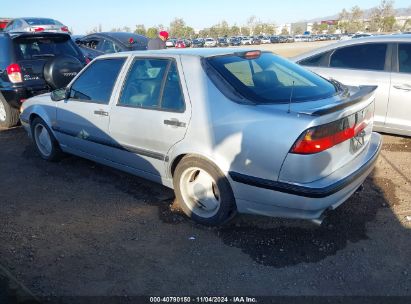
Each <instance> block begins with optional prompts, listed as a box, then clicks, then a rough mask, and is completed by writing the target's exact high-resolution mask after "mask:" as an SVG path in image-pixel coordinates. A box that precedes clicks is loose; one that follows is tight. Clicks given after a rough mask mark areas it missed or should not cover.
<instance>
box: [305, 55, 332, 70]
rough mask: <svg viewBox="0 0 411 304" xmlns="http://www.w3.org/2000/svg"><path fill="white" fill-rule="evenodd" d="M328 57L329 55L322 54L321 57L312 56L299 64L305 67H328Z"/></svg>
mask: <svg viewBox="0 0 411 304" xmlns="http://www.w3.org/2000/svg"><path fill="white" fill-rule="evenodd" d="M327 57H328V53H322V54H319V55H315V56H311V57H309V58H306V59H304V60H301V61H300V62H298V64H301V65H304V66H313V67H318V66H323V67H325V66H328V63H327V62H326V59H327Z"/></svg>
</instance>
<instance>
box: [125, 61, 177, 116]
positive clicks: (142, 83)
mask: <svg viewBox="0 0 411 304" xmlns="http://www.w3.org/2000/svg"><path fill="white" fill-rule="evenodd" d="M169 63H170V61H169V60H165V59H136V60H135V61H134V64H133V66H132V67H131V69H130V71H129V73H128V76H127V79H126V81H125V84H124V87H123V92H122V94H121V97H120V101H119V105H125V106H132V107H141V108H159V107H160V92H161V85H162V83H163V79H164V74H165V72H166V70H167V67H168V64H169Z"/></svg>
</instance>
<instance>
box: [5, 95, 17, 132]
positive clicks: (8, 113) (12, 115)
mask: <svg viewBox="0 0 411 304" xmlns="http://www.w3.org/2000/svg"><path fill="white" fill-rule="evenodd" d="M19 118H20V112H19V110H18V109H15V108H12V107H11V106H10V105H9V103H8V102H7V101H6V100H5V99H4V98H3V96H1V95H0V127H2V128H11V127H14V126H16V125H17V124H18V122H19Z"/></svg>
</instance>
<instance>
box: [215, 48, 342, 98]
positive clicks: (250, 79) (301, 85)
mask: <svg viewBox="0 0 411 304" xmlns="http://www.w3.org/2000/svg"><path fill="white" fill-rule="evenodd" d="M253 53H255V52H253ZM243 54H246V53H239V54H238V55H237V54H233V55H226V56H219V57H211V58H208V59H207V61H208V62H209V63H210V64H211V66H212V67H214V68H215V69H216V70H217V72H219V73H220V74H221V76H222V77H223V78H224V79H225V80H227V82H228V83H229V84H230V85H231V86H232V87H233V88H234V89H235V90H236V91H237V92H239V93H240V94H241V95H242V96H244V97H245V98H247V99H249V100H251V101H253V102H255V103H257V104H270V103H271V104H272V103H287V102H289V101H290V98H291V99H292V101H293V102H303V101H311V100H318V99H323V98H329V97H331V96H333V95H335V94H336V92H337V88H336V86H334V85H333V84H332V83H331V82H329V81H327V80H325V79H323V78H321V77H320V76H318V75H316V74H314V73H312V72H310V71H308V70H305V69H304V68H302V67H300V66H299V65H297V64H294V63H292V62H290V61H288V60H286V59H283V58H281V57H279V56H276V55H274V54H273V53H269V52H265V53H261V55H260V56H257V57H254V58H251V59H246V58H245V56H243ZM257 54H258V53H257Z"/></svg>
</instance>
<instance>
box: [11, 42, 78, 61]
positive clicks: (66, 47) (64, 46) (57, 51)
mask: <svg viewBox="0 0 411 304" xmlns="http://www.w3.org/2000/svg"><path fill="white" fill-rule="evenodd" d="M14 46H15V49H16V54H17V59H18V60H33V59H38V58H44V57H54V56H59V55H70V56H73V57H76V58H78V59H79V60H81V61H82V62H83V61H84V59H83V56H82V54H81V53H80V51H79V50H78V49H77V46H76V45H75V44H74V42H73V41H72V40H71V39H70V38H69V37H53V38H38V37H36V38H24V39H16V40H14Z"/></svg>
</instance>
